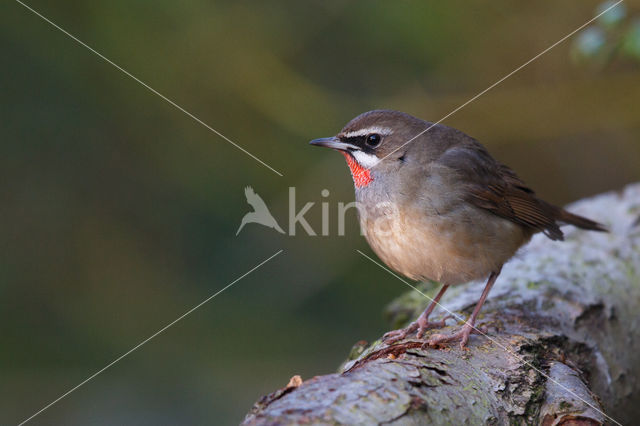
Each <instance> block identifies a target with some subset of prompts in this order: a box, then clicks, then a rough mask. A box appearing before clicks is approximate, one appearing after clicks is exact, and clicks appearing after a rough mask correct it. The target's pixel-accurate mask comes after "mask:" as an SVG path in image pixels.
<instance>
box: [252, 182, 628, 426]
mask: <svg viewBox="0 0 640 426" xmlns="http://www.w3.org/2000/svg"><path fill="white" fill-rule="evenodd" d="M569 209H570V210H571V211H574V212H576V213H578V214H582V215H585V216H587V217H590V218H592V219H595V220H598V221H601V222H604V223H606V224H607V226H609V227H610V229H611V232H610V233H599V232H587V231H582V230H578V229H574V228H565V229H564V231H565V234H566V235H565V241H564V242H553V241H551V240H548V239H546V238H545V237H544V236H543V235H536V236H535V237H534V238H533V240H532V241H531V243H530V244H529V245H528V246H526V248H524V249H523V250H522V251H521V252H520V253H519V254H518V255H517V256H516V257H515V258H514V259H512V260H511V261H510V262H509V263H508V264H507V265H505V267H504V268H503V271H502V274H501V275H500V277H499V278H498V281H497V283H496V286H495V287H494V289H493V292H492V294H490V296H489V299H488V301H487V303H486V304H485V306H484V309H483V311H482V314H481V317H480V320H479V321H478V326H479V327H483V328H484V329H485V330H486V336H483V335H472V337H471V339H470V341H469V344H468V348H467V349H465V350H461V349H460V348H459V347H458V345H457V344H452V345H451V346H448V347H445V348H439V349H432V348H423V347H422V345H423V343H424V341H421V340H417V339H416V338H415V336H410V337H409V338H407V339H405V340H403V341H400V342H398V343H396V344H393V345H387V344H384V343H382V342H381V341H380V340H378V341H376V342H373V343H372V344H371V345H366V344H364V343H363V344H359V345H356V347H355V348H354V350H353V351H352V355H351V356H350V359H349V360H347V361H346V362H345V363H344V364H343V365H342V366H341V367H340V369H339V371H338V373H336V374H328V375H325V376H317V377H314V378H312V379H309V380H306V381H304V382H301V381H300V380H297V379H296V378H294V379H292V380H291V382H290V383H289V385H288V386H286V387H284V388H282V389H280V390H277V391H275V392H274V393H271V394H269V395H267V396H264V397H262V398H261V399H260V400H259V401H258V402H257V403H256V404H255V405H254V406H253V408H252V409H251V411H250V412H249V413H248V414H247V416H246V418H245V420H244V424H247V425H262V424H300V423H311V424H318V423H320V424H326V423H330V424H407V425H409V424H507V423H516V424H543V425H559V424H563V425H568V424H572V425H573V424H585V425H591V424H605V423H606V424H616V423H622V424H631V423H633V422H634V421H637V419H638V418H640V384H639V379H638V378H639V377H640V315H639V312H640V184H634V185H629V186H628V187H626V188H625V189H623V190H621V191H618V192H611V193H606V194H603V195H599V196H596V197H594V198H591V199H586V200H582V201H580V202H577V203H575V204H574V205H572V206H570V207H569ZM483 285H484V283H473V284H470V285H465V286H458V287H454V288H451V289H450V290H449V293H447V294H446V295H445V297H444V298H443V301H442V303H443V305H444V306H445V307H446V308H447V309H449V310H451V311H453V312H456V313H458V314H459V315H460V316H461V317H462V316H463V315H464V316H465V317H466V316H467V315H468V314H469V312H470V311H471V309H472V308H473V305H474V304H475V301H476V300H477V299H478V297H479V295H480V293H481V291H482V287H483ZM419 287H420V289H421V290H423V291H427V292H428V291H431V293H430V297H433V295H434V293H435V290H436V287H435V286H433V284H430V283H427V284H421V285H420V286H419ZM428 302H429V300H428V299H426V298H425V297H424V296H422V295H420V294H419V293H418V292H416V291H411V292H409V293H407V294H405V295H403V296H402V297H400V298H399V299H398V300H396V301H394V302H393V303H392V304H391V305H390V307H389V308H388V314H389V316H390V318H391V320H392V323H393V324H394V326H400V325H404V324H406V323H407V322H408V321H409V320H410V319H414V318H415V317H417V315H418V314H419V313H420V312H421V311H422V310H423V309H424V308H425V307H426V305H427V304H428ZM438 314H440V315H444V311H442V309H440V310H439V311H438V310H436V315H434V318H437V317H438ZM458 326H459V324H458V325H449V326H447V327H445V328H444V330H438V331H437V332H444V333H448V332H449V333H450V332H451V331H452V330H453V329H455V328H457V327H458ZM427 336H428V335H427Z"/></svg>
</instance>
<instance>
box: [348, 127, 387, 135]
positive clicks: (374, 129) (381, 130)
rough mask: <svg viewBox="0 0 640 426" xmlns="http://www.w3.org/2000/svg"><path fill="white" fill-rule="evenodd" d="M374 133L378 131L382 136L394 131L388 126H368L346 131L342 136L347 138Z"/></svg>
mask: <svg viewBox="0 0 640 426" xmlns="http://www.w3.org/2000/svg"><path fill="white" fill-rule="evenodd" d="M372 133H378V134H379V135H382V136H389V135H390V134H391V133H393V132H392V131H391V129H390V128H388V127H380V126H372V127H367V128H366V129H360V130H354V131H353V132H347V133H344V134H343V135H342V136H343V137H345V138H356V137H358V136H367V135H370V134H372Z"/></svg>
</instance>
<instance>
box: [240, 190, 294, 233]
mask: <svg viewBox="0 0 640 426" xmlns="http://www.w3.org/2000/svg"><path fill="white" fill-rule="evenodd" d="M244 195H245V196H246V197H247V203H249V205H250V206H251V207H253V211H252V212H249V213H247V214H245V215H244V217H243V218H242V221H241V222H240V227H239V228H238V230H237V231H236V235H238V234H239V233H240V231H241V230H242V228H244V226H245V225H246V224H247V223H259V224H260V225H264V226H267V227H269V228H273V229H275V230H276V231H278V232H279V233H281V234H284V231H283V230H282V228H280V225H278V222H276V220H275V218H274V217H273V215H272V214H271V212H270V211H269V208H268V207H267V205H266V204H265V202H264V200H262V198H260V196H259V195H258V194H256V193H255V191H254V190H253V188H252V187H250V186H247V187H246V188H245V189H244Z"/></svg>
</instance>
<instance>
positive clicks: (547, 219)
mask: <svg viewBox="0 0 640 426" xmlns="http://www.w3.org/2000/svg"><path fill="white" fill-rule="evenodd" d="M438 162H439V163H440V164H442V165H444V166H447V167H449V168H452V169H454V170H456V171H457V172H458V173H457V174H458V176H459V177H460V179H461V184H462V185H464V187H465V191H464V192H465V194H468V195H467V197H466V201H468V202H470V203H471V204H473V205H475V206H476V207H479V208H482V209H485V210H488V211H490V212H491V213H494V214H496V215H498V216H500V217H503V218H505V219H508V220H510V221H512V222H515V223H517V224H519V225H522V226H524V227H526V228H529V229H531V230H533V231H541V232H544V233H545V234H546V235H547V236H548V237H549V238H551V239H553V240H561V239H562V238H563V234H562V231H561V230H560V227H559V226H558V224H557V223H556V220H557V218H558V216H559V215H560V212H561V211H562V210H561V209H560V208H558V207H556V206H553V205H551V204H549V203H547V202H545V201H542V200H540V199H539V198H538V197H536V194H535V193H534V192H533V190H531V189H530V188H529V187H528V186H527V185H526V184H525V183H524V182H523V181H522V180H521V179H520V178H519V177H518V176H517V175H516V174H515V172H514V171H513V170H511V169H510V168H509V167H507V166H505V165H504V164H501V163H499V162H497V161H496V160H494V159H493V158H492V157H491V156H490V155H489V153H488V152H487V151H486V150H485V149H484V147H482V146H481V145H480V144H478V143H476V144H473V145H469V146H462V147H453V148H451V149H449V150H447V151H446V152H445V153H444V154H443V155H442V157H440V159H439V160H438Z"/></svg>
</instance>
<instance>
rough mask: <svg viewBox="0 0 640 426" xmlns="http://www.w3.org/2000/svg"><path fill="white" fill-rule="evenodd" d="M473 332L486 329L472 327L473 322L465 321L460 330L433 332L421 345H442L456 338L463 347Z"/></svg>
mask: <svg viewBox="0 0 640 426" xmlns="http://www.w3.org/2000/svg"><path fill="white" fill-rule="evenodd" d="M473 333H476V334H485V333H486V330H483V329H479V328H477V327H474V326H473V324H470V323H469V322H465V323H464V325H463V326H462V328H461V329H460V330H458V331H457V332H455V333H453V334H434V335H433V336H431V337H430V338H429V340H427V342H426V343H425V344H424V345H423V347H426V346H431V347H432V348H434V347H437V346H440V345H442V344H443V343H449V342H453V341H456V340H460V349H464V348H465V346H466V345H467V342H468V341H469V336H470V335H471V334H473Z"/></svg>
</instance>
